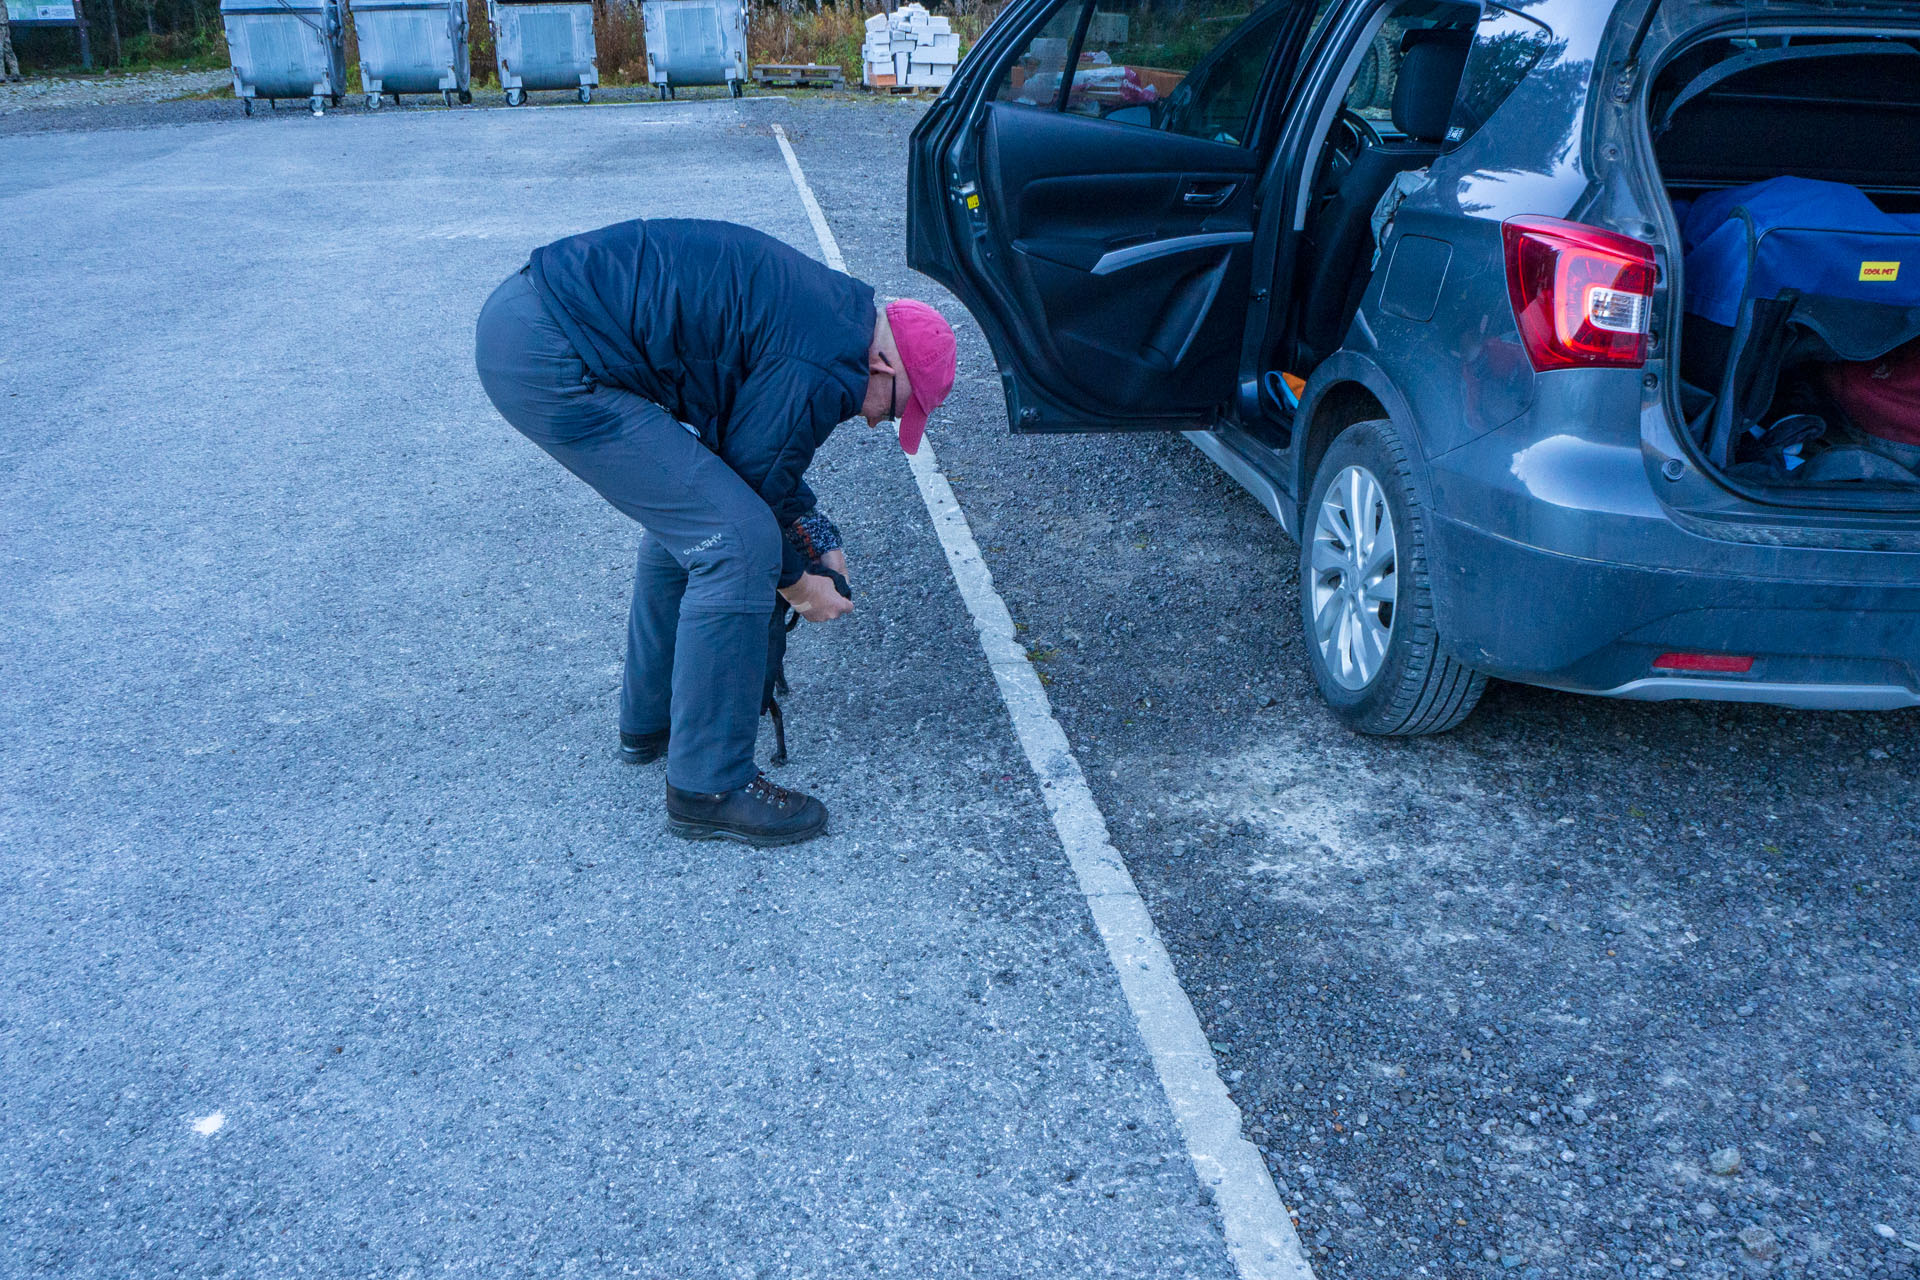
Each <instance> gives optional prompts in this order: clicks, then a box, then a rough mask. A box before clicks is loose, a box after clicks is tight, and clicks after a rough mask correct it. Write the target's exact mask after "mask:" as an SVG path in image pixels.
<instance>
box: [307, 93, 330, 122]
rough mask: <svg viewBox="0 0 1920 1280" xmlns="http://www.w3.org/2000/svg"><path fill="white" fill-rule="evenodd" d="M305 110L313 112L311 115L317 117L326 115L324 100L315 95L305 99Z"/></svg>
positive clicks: (320, 96) (325, 102) (325, 101)
mask: <svg viewBox="0 0 1920 1280" xmlns="http://www.w3.org/2000/svg"><path fill="white" fill-rule="evenodd" d="M307 110H309V111H311V112H313V114H315V115H317V116H323V115H325V114H327V100H326V98H325V97H323V96H322V95H320V94H317V93H316V94H314V95H313V96H312V97H311V98H308V99H307Z"/></svg>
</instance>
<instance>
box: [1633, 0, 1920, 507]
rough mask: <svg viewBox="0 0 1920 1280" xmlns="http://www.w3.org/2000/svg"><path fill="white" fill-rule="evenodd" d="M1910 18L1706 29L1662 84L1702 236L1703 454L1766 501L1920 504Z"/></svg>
mask: <svg viewBox="0 0 1920 1280" xmlns="http://www.w3.org/2000/svg"><path fill="white" fill-rule="evenodd" d="M1906 21H1907V22H1908V23H1909V25H1910V29H1911V32H1912V34H1905V33H1901V34H1891V33H1888V32H1887V30H1886V29H1885V28H1876V31H1875V32H1874V33H1871V34H1867V33H1863V34H1858V35H1853V34H1847V35H1834V34H1804V35H1794V34H1784V33H1781V32H1780V31H1778V30H1769V31H1766V32H1765V33H1761V34H1753V35H1746V36H1741V37H1726V38H1717V39H1712V40H1708V41H1704V42H1702V43H1700V44H1696V45H1694V46H1692V47H1690V48H1688V49H1687V50H1685V51H1684V52H1683V53H1681V54H1680V55H1679V56H1678V57H1677V58H1675V59H1674V60H1673V61H1672V62H1670V63H1669V64H1668V66H1667V67H1666V68H1665V69H1664V70H1663V71H1662V72H1661V74H1660V78H1659V80H1658V81H1657V82H1656V84H1655V86H1654V91H1653V93H1652V95H1651V97H1650V99H1649V102H1650V111H1651V119H1650V120H1649V122H1648V123H1649V128H1650V131H1651V135H1652V137H1653V140H1654V154H1655V158H1656V160H1657V162H1658V164H1659V167H1660V171H1661V176H1662V180H1663V181H1664V183H1665V185H1666V189H1667V195H1668V198H1669V199H1670V200H1671V201H1672V202H1673V206H1674V214H1675V220H1676V223H1677V225H1678V227H1679V229H1680V248H1681V249H1682V251H1683V254H1684V257H1683V258H1682V261H1681V263H1680V272H1679V274H1680V277H1681V278H1680V281H1679V287H1680V289H1681V291H1682V293H1683V295H1684V304H1683V308H1682V310H1683V314H1682V316H1681V317H1680V320H1679V323H1678V329H1679V344H1678V351H1677V355H1678V363H1679V374H1680V392H1679V400H1680V408H1681V412H1682V414H1683V416H1684V417H1685V419H1686V422H1687V427H1688V431H1689V434H1690V436H1691V438H1692V440H1693V442H1694V445H1695V447H1696V450H1697V452H1698V454H1699V456H1700V459H1701V461H1702V462H1703V463H1704V464H1705V465H1706V466H1708V467H1709V468H1710V469H1712V470H1714V471H1716V472H1718V473H1719V474H1721V475H1722V476H1723V477H1724V478H1725V479H1727V480H1728V481H1729V482H1732V483H1734V484H1735V485H1736V487H1739V488H1742V489H1750V490H1759V491H1763V492H1764V496H1765V498H1766V499H1767V500H1768V501H1772V502H1787V503H1792V502H1795V501H1804V502H1808V503H1814V504H1817V505H1822V506H1830V505H1835V504H1839V505H1846V506H1854V505H1858V506H1861V507H1873V508H1888V507H1897V508H1912V509H1920V16H1916V17H1915V18H1913V19H1911V20H1906ZM1828 30H1829V31H1831V30H1832V28H1830V27H1829V28H1828Z"/></svg>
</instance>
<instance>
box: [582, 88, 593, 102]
mask: <svg viewBox="0 0 1920 1280" xmlns="http://www.w3.org/2000/svg"><path fill="white" fill-rule="evenodd" d="M580 101H582V102H592V101H593V86H592V85H589V84H583V85H581V86H580Z"/></svg>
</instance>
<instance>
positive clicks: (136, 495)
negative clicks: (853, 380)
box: [0, 104, 1231, 1280]
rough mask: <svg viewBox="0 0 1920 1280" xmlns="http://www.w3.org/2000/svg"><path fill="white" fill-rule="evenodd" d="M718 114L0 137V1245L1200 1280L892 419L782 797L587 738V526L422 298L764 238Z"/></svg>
mask: <svg viewBox="0 0 1920 1280" xmlns="http://www.w3.org/2000/svg"><path fill="white" fill-rule="evenodd" d="M775 105H777V104H775ZM766 110H767V108H766V107H765V106H756V105H754V104H746V105H744V106H735V105H731V104H726V105H712V106H708V105H701V104H686V105H681V106H677V107H675V106H669V107H664V108H654V107H646V106H634V107H608V108H581V109H556V110H552V111H539V110H533V111H517V112H508V111H467V112H452V113H445V112H443V113H426V112H422V113H414V114H403V115H395V116H382V117H377V118H371V117H346V118H330V119H324V120H314V119H310V118H291V119H286V120H277V121H272V120H270V121H264V122H260V121H256V122H245V121H239V122H230V123H224V124H215V125H201V124H196V125H190V126H184V127H177V128H157V129H150V130H140V131H118V132H96V133H86V134H50V135H44V136H36V137H22V138H15V139H12V140H10V141H8V142H6V143H5V144H4V148H3V149H0V175H4V176H0V191H4V192H5V193H6V194H5V195H3V196H0V223H4V225H5V226H6V227H7V228H8V243H9V275H10V283H9V286H8V291H9V308H10V310H9V316H10V319H9V322H8V324H7V326H6V336H5V339H4V342H5V346H4V356H5V363H3V364H0V404H4V405H5V406H6V410H5V415H6V417H5V420H6V424H7V430H6V432H5V436H4V449H5V466H6V471H5V475H6V480H5V486H6V488H5V501H4V512H5V531H4V537H3V540H4V545H5V547H6V564H7V571H6V573H5V575H4V582H3V583H0V591H4V604H3V606H0V607H4V610H5V614H6V616H7V617H8V619H9V626H8V641H7V644H6V647H5V662H6V668H5V677H4V680H0V689H3V692H0V699H3V700H4V701H0V721H3V722H4V724H5V725H6V743H7V745H6V750H5V753H4V762H3V763H0V784H3V785H4V795H5V806H6V808H5V812H6V815H7V817H6V844H7V857H6V860H5V863H4V870H3V874H4V881H0V884H3V885H4V888H3V889H0V892H4V895H5V906H4V909H3V910H0V914H3V915H4V918H5V919H6V920H7V921H8V927H7V929H6V930H5V931H4V934H3V935H0V973H3V974H4V976H5V983H6V998H5V1000H4V1003H0V1128H3V1129H4V1134H5V1139H4V1144H3V1145H0V1275H6V1276H9V1277H12V1276H56V1277H62V1278H63V1280H78V1278H80V1277H96V1276H97V1277H116V1278H121V1277H128V1276H151V1277H172V1276H201V1275H259V1276H284V1275H300V1274H308V1275H357V1276H421V1277H424V1276H428V1275H434V1276H438V1275H442V1274H447V1273H468V1274H476V1275H491V1276H509V1275H510V1276H541V1275H556V1276H557V1275H568V1276H572V1275H598V1274H606V1275H622V1274H635V1275H648V1276H672V1277H686V1276H716V1277H728V1278H729V1280H731V1278H733V1277H759V1276H819V1277H844V1276H853V1275H861V1276H866V1275H873V1276H882V1275H897V1276H905V1277H915V1278H919V1277H932V1276H1031V1275H1048V1276H1143V1275H1183V1276H1184V1275H1193V1276H1202V1277H1222V1276H1226V1275H1229V1274H1231V1268H1230V1267H1229V1265H1228V1262H1227V1259H1226V1254H1225V1251H1224V1249H1223V1246H1222V1240H1221V1233H1220V1226H1219V1222H1218V1219H1217V1214H1216V1213H1215V1211H1214V1209H1213V1208H1212V1207H1211V1204H1210V1202H1209V1200H1208V1198H1207V1197H1205V1196H1204V1195H1203V1193H1202V1189H1201V1187H1200V1185H1199V1183H1198V1181H1197V1179H1196V1177H1195V1174H1194V1171H1193V1167H1192V1165H1191V1163H1190V1162H1189V1160H1188V1159H1187V1156H1186V1152H1185V1150H1184V1148H1183V1147H1182V1145H1181V1142H1180V1139H1179V1136H1178V1134H1177V1133H1176V1132H1175V1130H1174V1127H1173V1124H1172V1122H1171V1117H1170V1113H1169V1111H1168V1107H1167V1103H1166V1100H1165V1098H1164V1096H1163V1094H1162V1092H1161V1089H1160V1086H1159V1083H1158V1080H1157V1078H1156V1077H1155V1076H1154V1074H1153V1072H1152V1070H1151V1067H1150V1065H1149V1063H1148V1061H1147V1057H1146V1053H1145V1050H1144V1048H1143V1047H1142V1045H1141V1042H1140V1040H1139V1037H1138V1035H1137V1033H1136V1032H1135V1030H1134V1027H1133V1024H1132V1021H1131V1018H1130V1016H1129V1014H1128V1012H1127V1009H1126V1006H1125V1004H1124V1002H1123V1000H1122V999H1121V997H1120V993H1119V990H1118V987H1117V985H1116V983H1115V981H1114V978H1113V975H1112V972H1111V969H1110V968H1109V967H1108V965H1107V962H1106V958H1105V954H1104V952H1103V950H1102V948H1101V944H1100V941H1099V939H1098V938H1096V937H1095V936H1094V934H1093V932H1092V929H1091V928H1090V926H1089V923H1088V920H1087V916H1086V911H1085V907H1084V905H1083V901H1082V899H1081V898H1080V896H1079V894H1078V892H1077V890H1076V889H1075V887H1074V883H1073V880H1072V877H1071V874H1070V872H1069V870H1068V868H1067V865H1066V863H1065V861H1064V859H1063V858H1062V857H1061V854H1060V849H1059V845H1058V842H1057V840H1056V839H1055V837H1054V835H1053V831H1052V828H1051V827H1050V825H1049V823H1048V820H1047V816H1046V812H1045V809H1044V807H1043V806H1042V805H1041V803H1040V800H1039V796H1038V791H1037V787H1036V786H1035V784H1034V783H1033V781H1032V778H1031V774H1030V773H1029V772H1028V770H1027V768H1026V765H1025V763H1024V760H1023V759H1022V757H1021V755H1020V753H1019V750H1018V747H1017V745H1016V743H1015V742H1014V740H1013V738H1012V736H1011V734H1010V732H1009V731H1008V726H1007V720H1006V715H1005V712H1004V710H1003V708H1002V707H1001V705H1000V702H999V699H998V697H997V695H996V693H995V690H994V685H993V681H992V679H991V676H990V675H989V673H988V670H987V667H986V663H985V660H984V658H983V657H982V655H981V653H980V650H979V647H978V644H977V641H976V640H975V638H974V629H973V626H972V623H971V621H970V619H969V618H968V616H967V614H966V613H965V611H964V609H963V608H962V606H961V604H960V601H959V599H958V597H957V595H956V593H955V591H954V589H953V586H952V583H951V580H950V579H949V577H948V575H947V570H946V567H945V562H944V559H943V557H942V553H941V550H940V547H939V544H938V543H937V541H936V540H935V538H934V536H933V534H932V531H931V529H930V527H929V522H928V518H927V515H926V512H925V509H924V507H923V506H922V504H921V502H920V499H919V496H918V494H917V492H916V490H915V489H914V486H913V481H912V479H911V477H910V475H909V474H908V472H907V469H906V466H905V463H904V461H903V460H902V458H901V456H900V453H899V451H898V448H897V446H895V445H894V444H893V443H892V441H891V440H890V439H888V438H886V437H884V436H883V435H881V434H878V433H871V432H868V431H866V430H865V429H864V428H863V427H859V426H853V427H849V428H848V429H846V430H845V431H844V432H843V433H842V434H841V435H840V436H838V437H836V438H835V440H834V441H833V442H832V447H831V448H830V449H828V450H827V452H826V456H825V457H823V458H822V460H821V464H820V466H819V468H818V477H819V478H818V481H817V484H816V487H817V488H818V489H819V490H820V492H822V493H823V494H824V495H826V499H827V501H828V502H829V503H830V504H831V505H832V507H833V509H834V510H835V511H837V512H838V513H839V515H840V517H841V521H842V524H843V525H844V526H845V528H846V529H847V532H848V534H849V536H850V538H851V540H852V541H853V543H854V544H855V545H856V546H857V547H858V548H859V549H860V550H859V558H860V561H861V567H860V569H859V570H857V571H856V573H855V581H856V583H857V586H858V589H859V590H860V592H861V607H860V609H859V611H858V612H857V613H856V614H855V615H854V617H853V618H852V619H851V620H849V621H848V622H846V623H845V624H841V625H836V626H834V627H832V628H821V629H819V630H818V631H814V630H811V629H810V630H808V631H807V632H803V633H802V634H801V635H799V636H797V637H796V638H795V641H794V644H793V647H792V653H791V657H790V660H789V671H790V675H791V679H792V684H793V688H794V694H793V696H792V698H791V699H790V700H789V702H788V706H787V710H788V717H789V731H790V736H791V745H792V752H793V763H792V764H791V765H790V766H789V767H788V768H787V769H786V770H784V771H782V773H781V775H780V778H781V780H782V781H784V782H790V783H793V784H796V785H807V786H809V787H811V788H813V789H815V790H816V791H817V792H818V793H819V794H820V795H821V796H822V797H823V798H824V799H825V801H826V803H827V804H828V805H829V806H830V807H831V809H832V810H833V811H834V815H835V820H834V831H833V835H832V837H831V838H829V839H825V840H821V841H818V842H815V843H812V844H808V845H805V846H801V847H799V848H796V849H790V850H783V851H776V852H766V853H761V852H751V851H744V850H741V849H738V848H735V847H733V846H714V845H707V844H695V845H689V844H686V843H683V842H680V841H677V840H674V839H672V838H671V837H668V836H667V835H665V833H664V832H663V830H662V818H661V811H660V803H661V795H662V788H663V786H664V779H663V774H662V771H661V769H660V768H658V767H655V768H651V769H642V768H634V767H630V766H625V765H622V764H619V763H617V762H616V761H615V760H614V758H613V748H614V742H615V722H614V711H615V697H616V691H617V686H618V680H619V665H618V664H619V659H620V646H621V643H622V641H623V638H624V627H625V621H624V620H625V613H626V595H627V591H628V588H629V583H630V579H631V573H632V555H633V551H634V547H635V545H636V541H637V533H636V530H635V529H634V528H633V527H632V526H630V525H629V524H627V523H626V522H625V521H624V519H623V518H622V517H620V516H619V515H617V514H616V513H615V512H613V511H612V510H611V509H610V508H608V507H606V506H605V505H604V504H602V503H601V502H600V501H599V500H598V499H597V498H596V497H594V495H593V494H592V493H591V492H590V491H588V490H586V489H585V488H584V487H582V486H581V485H579V484H578V483H577V482H575V481H573V480H572V479H571V478H570V477H569V476H567V475H566V474H565V473H564V472H563V471H561V470H560V469H559V468H558V467H556V466H554V465H553V463H552V462H550V461H549V460H548V459H547V458H546V457H545V455H543V454H541V453H540V452H539V451H538V450H537V449H535V448H534V447H533V446H532V445H530V444H528V443H527V442H526V441H525V440H523V439H522V438H521V437H519V436H518V435H517V433H515V432H514V431H513V430H512V429H511V428H510V427H508V426H507V425H506V424H505V423H504V422H502V421H501V420H500V419H499V418H498V416H497V415H496V414H495V413H494V412H493V410H492V408H491V406H489V405H488V403H487V402H486V400H485V398H484V396H483V394H482V392H481V390H480V387H479V385H478V383H477V381H476V379H475V377H474V374H473V369H472V354H471V351H472V328H473V321H474V317H475V315H476V314H477V312H478V310H479V307H480V303H481V301H482V300H483V299H484V298H485V297H486V295H487V293H488V292H489V291H490V290H491V289H492V288H493V286H494V285H495V284H496V283H497V282H498V281H499V280H500V279H502V278H504V277H505V276H506V275H507V274H508V273H509V272H511V271H513V270H514V269H516V268H517V267H518V266H519V265H520V264H521V263H522V262H524V261H525V258H526V255H527V252H528V250H529V249H531V248H532V247H533V246H535V245H538V244H541V243H544V242H546V241H548V240H551V239H554V238H556V237H558V236H560V235H562V234H566V233H569V232H572V231H576V230H581V229H585V228H590V227H593V226H597V225H601V224H604V223H608V222H613V221H617V220H619V219H621V218H624V217H631V216H635V215H646V214H659V215H663V214H682V215H687V214H694V215H698V214H706V215H711V216H727V217H732V218H735V219H738V220H742V221H746V222H749V223H751V224H753V225H755V226H759V227H761V228H763V229H765V230H767V231H769V232H771V233H773V234H776V235H779V236H782V237H783V238H786V239H788V240H790V241H792V242H793V243H795V244H796V245H800V246H801V247H803V248H808V249H809V251H811V243H812V242H811V232H810V230H809V227H808V224H807V221H806V219H805V216H804V214H803V213H802V211H801V208H800V206H799V204H798V202H797V200H796V199H795V193H794V188H793V186H792V184H791V182H790V180H789V178H788V175H787V171H786V169H785V167H784V164H783V162H782V161H781V158H780V156H779V154H778V152H777V150H776V149H775V147H774V144H773V141H772V139H771V137H770V135H769V132H768V128H767V123H766V114H765V113H766ZM763 755H764V753H763Z"/></svg>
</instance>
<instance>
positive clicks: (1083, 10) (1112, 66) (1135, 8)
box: [995, 0, 1326, 145]
mask: <svg viewBox="0 0 1920 1280" xmlns="http://www.w3.org/2000/svg"><path fill="white" fill-rule="evenodd" d="M1307 2H1308V0H1266V3H1264V4H1263V3H1259V0H1093V3H1092V11H1091V12H1088V6H1087V5H1086V4H1082V3H1069V4H1067V5H1064V6H1063V7H1061V8H1060V9H1059V10H1057V11H1055V13H1054V15H1053V17H1052V18H1051V19H1049V20H1048V22H1047V23H1046V25H1045V26H1043V27H1041V28H1040V30H1039V31H1037V32H1036V33H1035V34H1034V35H1033V36H1032V37H1030V38H1029V40H1028V42H1027V47H1026V48H1025V49H1024V50H1022V51H1021V53H1020V56H1019V57H1017V58H1015V59H1014V61H1013V62H1012V64H1011V65H1010V66H1009V67H1008V69H1007V73H1006V75H1005V76H1003V77H1002V78H1001V81H1000V86H999V89H998V90H997V92H996V93H995V98H996V99H997V100H998V101H1000V102H1004V103H1008V104H1011V105H1016V106H1027V107H1041V108H1049V107H1057V106H1059V105H1060V102H1061V95H1060V88H1061V82H1062V80H1063V79H1064V78H1065V76H1066V72H1067V66H1066V63H1067V59H1068V58H1069V57H1071V56H1073V51H1074V40H1075V36H1076V35H1079V34H1080V32H1081V23H1082V21H1083V20H1084V22H1085V32H1084V35H1081V37H1080V46H1079V56H1078V58H1077V59H1076V61H1075V66H1074V70H1073V76H1072V83H1071V85H1070V87H1069V90H1068V93H1067V95H1066V100H1065V105H1066V110H1067V111H1068V112H1070V113H1072V114H1074V115H1084V116H1092V117H1096V118H1098V119H1101V120H1107V121H1110V122H1112V123H1115V124H1127V125H1135V126H1138V127H1141V128H1147V129H1159V130H1162V131H1165V132H1169V133H1181V134H1186V135H1187V136H1189V137H1195V138H1207V139H1210V140H1212V141H1216V142H1225V143H1230V144H1235V145H1239V144H1243V143H1244V142H1245V141H1246V139H1247V135H1248V131H1249V127H1250V124H1251V121H1252V116H1253V104H1254V99H1255V97H1256V96H1257V95H1258V93H1259V90H1260V84H1261V80H1262V77H1263V76H1264V75H1265V73H1266V69H1267V63H1268V62H1269V61H1270V60H1271V59H1272V57H1273V50H1274V46H1275V45H1276V44H1277V43H1278V42H1279V41H1280V39H1281V37H1282V36H1283V35H1285V34H1286V32H1287V29H1288V26H1289V22H1290V19H1292V18H1293V17H1294V15H1295V14H1296V13H1297V12H1298V10H1300V9H1301V8H1302V7H1303V6H1304V5H1305V4H1306V3H1307ZM1321 3H1322V4H1323V5H1324V4H1325V3H1326V0H1321Z"/></svg>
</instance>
